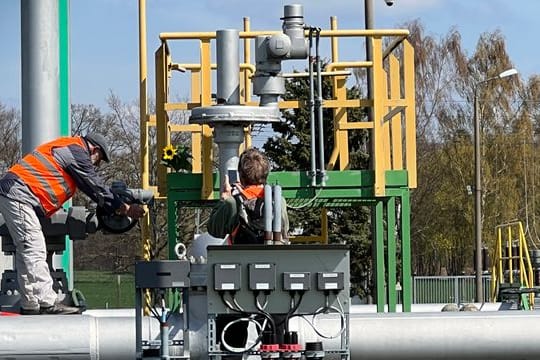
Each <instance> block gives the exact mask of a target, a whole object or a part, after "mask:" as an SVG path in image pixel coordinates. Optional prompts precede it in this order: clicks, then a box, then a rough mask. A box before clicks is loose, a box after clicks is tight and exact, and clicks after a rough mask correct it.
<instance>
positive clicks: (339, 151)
mask: <svg viewBox="0 0 540 360" xmlns="http://www.w3.org/2000/svg"><path fill="white" fill-rule="evenodd" d="M141 1H142V0H141ZM243 25H244V31H241V32H240V33H239V35H240V38H241V39H242V41H243V60H241V61H242V64H241V65H240V69H239V71H240V87H241V89H240V90H241V94H242V97H241V103H242V104H246V105H257V102H254V101H252V100H251V76H252V75H253V73H254V70H255V67H254V65H253V64H252V59H251V58H252V54H251V45H252V44H251V42H252V41H253V40H254V38H255V37H256V36H259V35H269V34H274V33H277V32H278V31H251V30H250V22H249V19H247V18H245V19H244V24H243ZM330 26H331V29H330V30H322V31H321V33H320V36H321V38H328V39H329V40H330V45H331V52H332V54H331V60H330V63H329V65H328V67H327V69H326V72H325V74H327V75H331V76H332V81H333V98H332V99H327V100H324V103H323V107H325V108H332V109H333V114H334V119H333V125H334V126H333V137H334V140H335V141H334V143H335V145H334V149H333V151H332V153H331V155H330V159H329V162H328V164H327V169H328V170H330V169H339V170H346V169H349V167H350V166H349V144H348V132H349V131H353V130H357V129H368V130H369V131H371V139H372V142H371V143H372V156H373V161H372V164H373V170H374V172H375V188H374V193H375V196H384V195H385V176H384V175H385V171H386V170H401V169H406V170H407V171H408V182H409V184H408V185H409V187H410V188H415V187H416V140H415V135H416V125H415V107H414V102H415V93H414V51H413V48H412V46H411V45H410V43H409V42H408V41H407V39H406V36H407V35H408V30H338V29H337V20H336V18H335V17H332V18H331V23H330ZM215 38H216V33H215V32H181V33H161V34H160V40H161V45H160V47H159V48H158V49H157V50H156V52H155V63H156V114H155V122H153V121H151V120H152V119H153V117H152V116H151V115H147V116H145V117H143V118H144V119H145V120H146V123H145V124H142V125H141V126H144V128H147V127H148V126H154V124H155V126H156V127H157V140H156V141H157V146H158V149H162V148H164V147H165V146H167V145H169V144H170V135H171V132H174V131H186V132H190V133H191V142H192V147H193V148H192V154H193V172H195V173H202V174H203V189H202V193H201V198H202V199H208V198H210V197H211V194H212V190H213V189H212V186H213V183H212V170H213V169H212V129H211V128H210V127H209V126H207V125H173V124H170V123H169V115H168V113H167V112H168V111H173V110H190V109H192V108H194V107H199V106H210V105H212V98H211V93H212V71H213V70H214V69H215V67H216V65H215V64H213V63H212V62H211V59H212V43H213V42H215ZM340 38H360V39H363V38H367V39H368V41H371V42H372V44H373V61H340V59H339V39H340ZM385 38H393V39H394V42H393V43H391V44H390V45H389V46H388V47H386V48H385V47H384V46H383V40H384V39H385ZM171 41H197V42H198V44H199V62H198V63H181V62H173V59H172V56H171V54H170V51H169V45H168V43H169V42H171ZM144 48H146V47H145V46H144ZM362 48H363V47H362V42H360V41H359V43H358V53H359V54H360V53H361V52H362V51H361V49H362ZM362 68H363V69H367V68H371V69H372V72H373V99H368V98H358V99H348V98H347V87H346V83H347V78H348V75H347V73H346V72H344V71H343V70H345V69H362ZM179 69H183V70H185V71H186V72H187V73H188V74H189V76H190V82H191V86H190V90H191V95H190V100H189V101H187V102H171V101H170V100H169V86H170V79H171V76H172V72H173V71H175V70H179ZM143 78H144V79H146V74H143V73H141V79H143ZM141 86H146V82H145V81H144V82H143V81H141ZM143 93H144V94H146V92H145V91H144V92H143V91H142V90H141V94H143ZM143 103H144V104H146V99H141V104H143ZM302 106H306V104H304V103H303V102H301V101H294V100H293V101H281V102H280V103H279V107H280V108H281V109H290V108H298V107H302ZM357 107H370V108H372V111H371V114H372V118H371V119H368V121H350V119H348V116H347V109H350V108H357ZM146 133H148V132H147V131H146ZM142 148H143V149H144V150H146V151H148V147H147V146H146V147H142ZM141 160H142V161H148V156H147V155H146V156H145V155H143V156H142V157H141ZM143 169H148V166H143ZM166 173H167V169H166V168H165V167H164V166H159V168H158V184H157V189H158V193H159V196H166ZM146 178H147V177H145V179H146Z"/></svg>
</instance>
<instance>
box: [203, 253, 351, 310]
mask: <svg viewBox="0 0 540 360" xmlns="http://www.w3.org/2000/svg"><path fill="white" fill-rule="evenodd" d="M238 281H239V282H240V284H239V285H240V286H239V288H238V286H237V285H238V284H237V282H238ZM349 284H350V274H349V250H348V248H347V247H346V246H342V245H270V246H264V245H234V246H209V247H208V313H209V314H232V313H234V312H233V311H232V310H230V309H229V308H227V306H226V305H225V304H224V303H223V301H222V300H221V295H220V291H217V289H218V288H219V289H222V290H227V289H226V288H228V287H230V288H231V289H230V290H231V291H227V292H223V293H224V294H225V295H226V297H227V298H230V297H231V294H232V293H233V292H234V297H235V299H236V300H237V302H238V303H239V304H240V305H241V306H242V308H243V309H244V310H246V311H256V308H255V305H254V293H255V291H259V294H260V295H259V296H260V298H261V302H262V300H263V298H264V293H265V292H266V297H267V301H268V304H267V307H266V309H265V310H266V311H267V312H269V313H272V314H286V313H287V312H288V311H289V304H290V290H295V291H300V290H304V291H305V293H304V296H303V299H302V303H301V304H300V307H299V308H298V312H305V313H309V312H312V311H314V310H316V309H318V308H320V307H322V306H324V304H325V293H324V291H323V290H322V289H323V288H324V289H327V290H328V291H329V292H330V296H329V300H330V305H332V306H336V307H338V306H339V305H338V304H337V300H336V297H339V301H340V302H341V306H342V307H343V309H344V311H345V312H347V313H348V311H349V310H348V309H349ZM216 286H218V287H216ZM223 286H224V287H225V288H222V287H223ZM233 287H234V289H233ZM288 289H289V290H288Z"/></svg>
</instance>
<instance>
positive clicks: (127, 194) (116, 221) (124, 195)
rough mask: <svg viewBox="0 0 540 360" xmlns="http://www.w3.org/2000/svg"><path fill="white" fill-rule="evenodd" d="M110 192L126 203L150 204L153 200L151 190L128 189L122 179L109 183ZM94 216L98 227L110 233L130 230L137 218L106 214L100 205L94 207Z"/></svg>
mask: <svg viewBox="0 0 540 360" xmlns="http://www.w3.org/2000/svg"><path fill="white" fill-rule="evenodd" d="M110 189H111V192H112V193H113V194H115V195H117V196H118V197H119V198H120V201H122V202H123V203H126V204H128V205H131V204H139V205H148V206H151V205H152V203H153V202H154V193H153V192H152V190H144V189H130V188H128V187H127V185H126V183H125V182H123V181H114V182H113V183H112V185H111V188H110ZM96 216H97V218H98V222H99V228H100V229H103V230H105V231H106V232H108V233H111V234H122V233H125V232H126V231H129V230H131V229H132V228H133V227H134V226H135V225H136V224H137V219H132V218H130V217H128V216H125V215H118V214H108V213H106V212H105V211H104V210H103V208H102V207H100V206H98V207H97V208H96Z"/></svg>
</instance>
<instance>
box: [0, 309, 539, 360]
mask: <svg viewBox="0 0 540 360" xmlns="http://www.w3.org/2000/svg"><path fill="white" fill-rule="evenodd" d="M178 322H181V319H179V320H178ZM316 323H317V325H316V326H318V327H319V330H322V331H323V332H324V333H325V334H329V335H330V334H333V333H336V332H337V331H339V327H340V324H339V319H337V318H336V317H335V316H334V317H328V318H321V319H318V320H317V322H316ZM175 326H177V324H175ZM178 328H181V326H178ZM290 328H291V330H294V331H298V339H299V343H300V344H304V343H305V342H308V341H318V340H320V337H318V336H316V334H315V333H314V331H313V329H312V328H311V326H310V325H309V324H308V323H307V321H305V320H303V319H300V318H293V319H291V326H290ZM172 334H174V336H175V339H176V340H179V339H178V338H179V337H180V338H181V334H182V333H181V331H177V332H174V331H173V332H172ZM192 335H193V336H190V341H193V339H198V338H201V343H200V344H198V345H196V346H195V347H194V348H193V349H192V351H191V358H192V359H197V360H200V359H206V358H207V354H206V353H203V351H202V349H203V347H202V346H201V345H203V343H205V341H206V340H205V335H204V334H201V333H198V334H192ZM349 336H350V352H351V359H353V360H358V359H370V360H383V359H392V360H396V359H405V360H407V359H416V360H422V359H426V360H427V359H431V360H433V359H490V360H498V359H501V360H502V359H523V360H526V359H539V358H540V346H538V344H540V313H537V312H534V311H533V312H527V311H499V312H453V313H452V312H442V313H401V314H396V313H394V314H389V313H379V314H362V313H352V314H351V315H350V331H349ZM143 339H144V340H149V339H152V340H154V339H159V327H158V323H157V321H156V320H155V319H151V318H145V319H144V321H143ZM337 341H338V340H324V341H323V343H324V347H325V349H331V348H332V347H336V348H337V347H339V344H338V343H337ZM193 345H195V344H193ZM52 358H54V359H58V360H60V359H72V360H73V359H76V360H79V359H100V360H107V359H111V360H113V359H114V360H122V359H130V360H132V359H134V358H135V320H134V317H133V316H111V317H106V316H98V317H94V316H88V315H82V316H78V315H73V316H66V315H64V316H53V315H47V316H46V315H42V316H10V317H3V318H2V319H1V321H0V359H9V360H14V359H38V360H39V359H52ZM327 358H328V359H330V358H332V357H327Z"/></svg>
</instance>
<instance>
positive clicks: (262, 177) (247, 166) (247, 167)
mask: <svg viewBox="0 0 540 360" xmlns="http://www.w3.org/2000/svg"><path fill="white" fill-rule="evenodd" d="M269 172H270V162H269V161H268V158H267V157H266V155H264V154H263V153H262V152H260V151H259V150H257V149H255V148H249V149H246V150H245V151H244V152H243V153H242V154H241V155H240V159H239V160H238V175H239V176H240V182H241V183H242V185H245V186H249V185H261V184H266V178H267V177H268V173H269Z"/></svg>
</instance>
